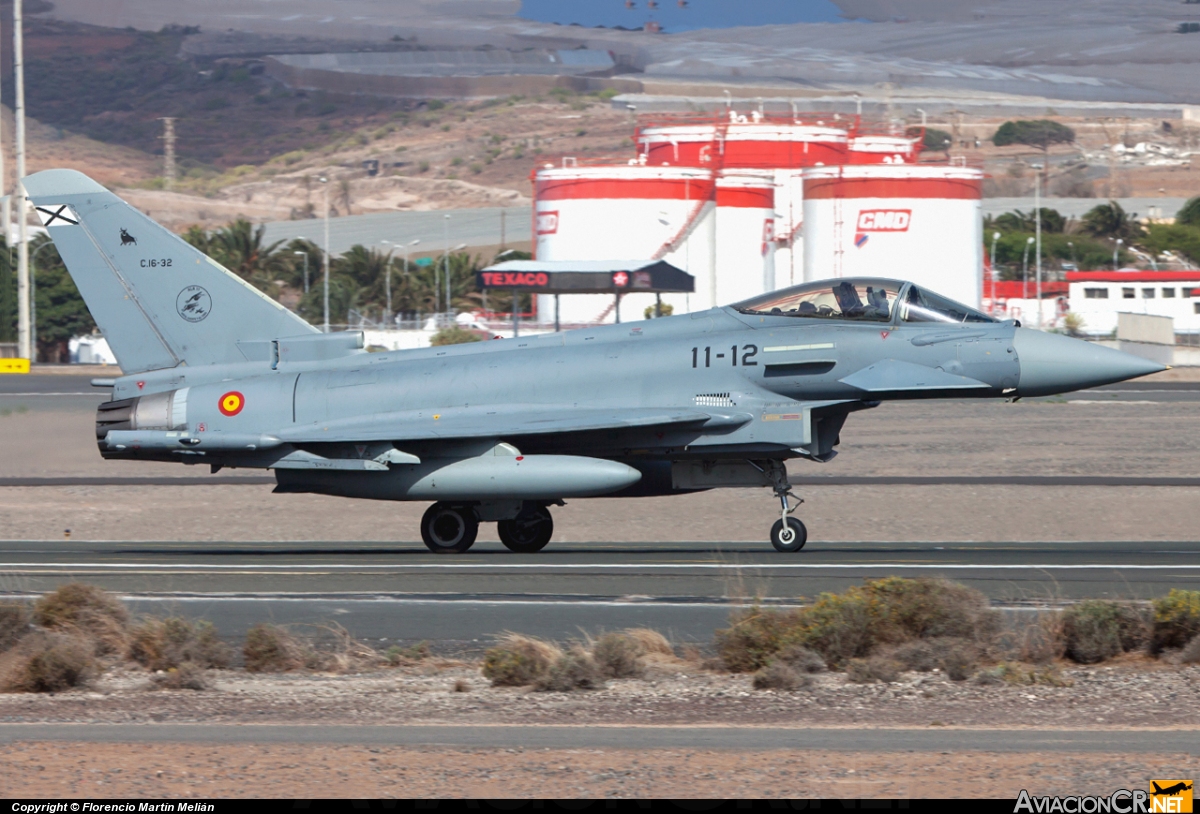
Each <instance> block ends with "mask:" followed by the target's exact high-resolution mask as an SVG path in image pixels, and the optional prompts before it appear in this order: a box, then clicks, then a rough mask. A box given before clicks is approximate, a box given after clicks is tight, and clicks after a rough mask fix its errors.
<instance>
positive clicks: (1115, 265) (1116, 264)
mask: <svg viewBox="0 0 1200 814" xmlns="http://www.w3.org/2000/svg"><path fill="white" fill-rule="evenodd" d="M1124 243H1125V241H1124V240H1122V239H1121V238H1117V244H1116V245H1115V246H1113V271H1120V270H1121V268H1120V264H1119V263H1120V261H1119V260H1118V259H1117V256H1118V255H1119V254H1120V253H1121V246H1122V245H1123V244H1124Z"/></svg>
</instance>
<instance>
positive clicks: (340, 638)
mask: <svg viewBox="0 0 1200 814" xmlns="http://www.w3.org/2000/svg"><path fill="white" fill-rule="evenodd" d="M322 630H324V631H325V632H326V633H327V634H328V635H329V636H330V637H331V638H332V642H330V643H329V644H328V645H325V646H324V648H323V649H322V650H317V649H315V648H314V647H312V645H309V644H307V643H303V644H304V645H305V646H306V647H307V650H306V652H305V656H306V664H305V666H306V667H308V668H309V669H312V670H324V671H326V672H331V673H357V672H360V671H362V670H366V669H369V668H371V667H376V666H378V665H379V664H380V663H381V662H382V661H383V657H382V656H380V655H379V652H378V651H376V650H375V648H373V647H371V646H370V645H369V644H366V643H365V642H360V641H359V640H358V639H356V638H354V637H353V636H351V635H350V631H348V630H346V628H344V627H342V626H341V625H338V624H332V625H323V626H322ZM426 649H428V648H426Z"/></svg>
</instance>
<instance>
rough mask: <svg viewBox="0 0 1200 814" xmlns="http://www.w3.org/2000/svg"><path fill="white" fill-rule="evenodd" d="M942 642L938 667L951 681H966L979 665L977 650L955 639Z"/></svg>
mask: <svg viewBox="0 0 1200 814" xmlns="http://www.w3.org/2000/svg"><path fill="white" fill-rule="evenodd" d="M941 641H942V642H943V647H942V650H941V652H940V653H938V665H939V666H940V667H941V668H942V672H944V673H945V674H946V678H948V679H950V680H951V681H966V680H967V679H968V678H970V677H971V673H972V672H974V671H975V668H976V666H977V665H978V663H979V660H978V659H977V658H976V657H975V648H973V647H972V646H971V645H970V644H968V643H966V642H955V641H954V640H953V639H943V640H941Z"/></svg>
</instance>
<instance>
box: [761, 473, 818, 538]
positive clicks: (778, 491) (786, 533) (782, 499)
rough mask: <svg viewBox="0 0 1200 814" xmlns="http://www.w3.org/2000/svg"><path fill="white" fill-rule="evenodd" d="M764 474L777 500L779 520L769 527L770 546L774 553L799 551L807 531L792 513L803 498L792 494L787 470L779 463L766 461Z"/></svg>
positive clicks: (806, 536)
mask: <svg viewBox="0 0 1200 814" xmlns="http://www.w3.org/2000/svg"><path fill="white" fill-rule="evenodd" d="M763 472H764V474H765V475H766V476H767V478H768V479H770V481H771V488H772V489H774V490H775V496H776V497H777V498H779V503H780V511H779V519H778V520H776V521H775V525H773V526H771V545H773V546H774V547H775V550H776V551H799V550H800V549H802V548H804V544H805V543H807V542H808V529H806V528H805V527H804V524H803V523H801V522H800V520H799V519H798V518H795V517H792V516H791V515H792V513H793V512H794V511H796V509H799V508H800V504H801V503H803V502H804V499H803V498H800V497H797V496H796V495H794V494H792V485H791V484H790V483H789V482H788V477H787V468H786V467H785V466H784V465H783V463H782V462H781V461H768V462H767V467H766V469H764V470H763ZM788 498H793V499H794V500H795V501H796V505H795V506H791V505H789V503H788Z"/></svg>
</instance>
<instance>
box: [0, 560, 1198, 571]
mask: <svg viewBox="0 0 1200 814" xmlns="http://www.w3.org/2000/svg"><path fill="white" fill-rule="evenodd" d="M0 568H49V569H54V570H58V571H61V570H63V569H68V570H69V569H74V568H109V569H111V568H144V569H147V570H149V569H164V568H176V569H185V568H186V569H193V570H204V571H215V570H230V569H235V568H236V569H240V570H243V571H250V572H253V571H277V570H282V569H285V568H286V569H291V570H293V571H295V570H298V569H300V570H302V569H305V568H311V569H324V570H335V569H336V570H343V569H346V570H349V569H355V570H363V571H365V570H379V569H385V568H387V569H400V570H403V569H422V570H425V569H441V570H444V571H462V570H467V569H478V570H481V571H491V570H497V569H528V570H550V569H556V568H557V569H563V570H570V571H574V570H583V569H589V570H594V571H595V570H601V571H602V570H626V569H632V568H640V569H652V570H656V571H657V570H664V569H669V568H675V569H705V570H721V571H724V570H742V569H747V568H757V569H760V570H762V569H767V570H772V571H784V570H812V569H817V568H826V569H838V570H844V569H863V568H876V569H878V568H894V569H910V570H911V569H943V570H977V571H999V570H1005V571H1017V570H1026V571H1028V570H1049V569H1053V570H1059V571H1064V570H1072V571H1080V570H1096V569H1125V570H1131V571H1132V570H1137V571H1148V570H1155V571H1161V570H1163V569H1176V570H1184V571H1200V565H1178V564H1173V563H1162V564H1158V565H1141V564H1123V563H1098V564H1046V563H1030V564H1027V565H986V564H983V565H971V564H965V563H948V564H946V565H933V564H928V565H926V564H914V563H894V562H881V563H848V564H847V563H745V564H741V565H739V564H725V563H685V564H675V563H604V564H588V563H546V564H538V563H489V564H483V563H478V564H477V563H463V564H461V565H454V564H450V563H400V564H395V565H338V564H331V565H325V564H322V565H311V566H305V565H300V564H291V565H244V564H242V565H224V564H219V563H214V564H207V563H204V564H191V563H188V564H165V563H164V564H158V563H138V562H133V563H103V562H95V563H93V562H76V563H43V562H0Z"/></svg>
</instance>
